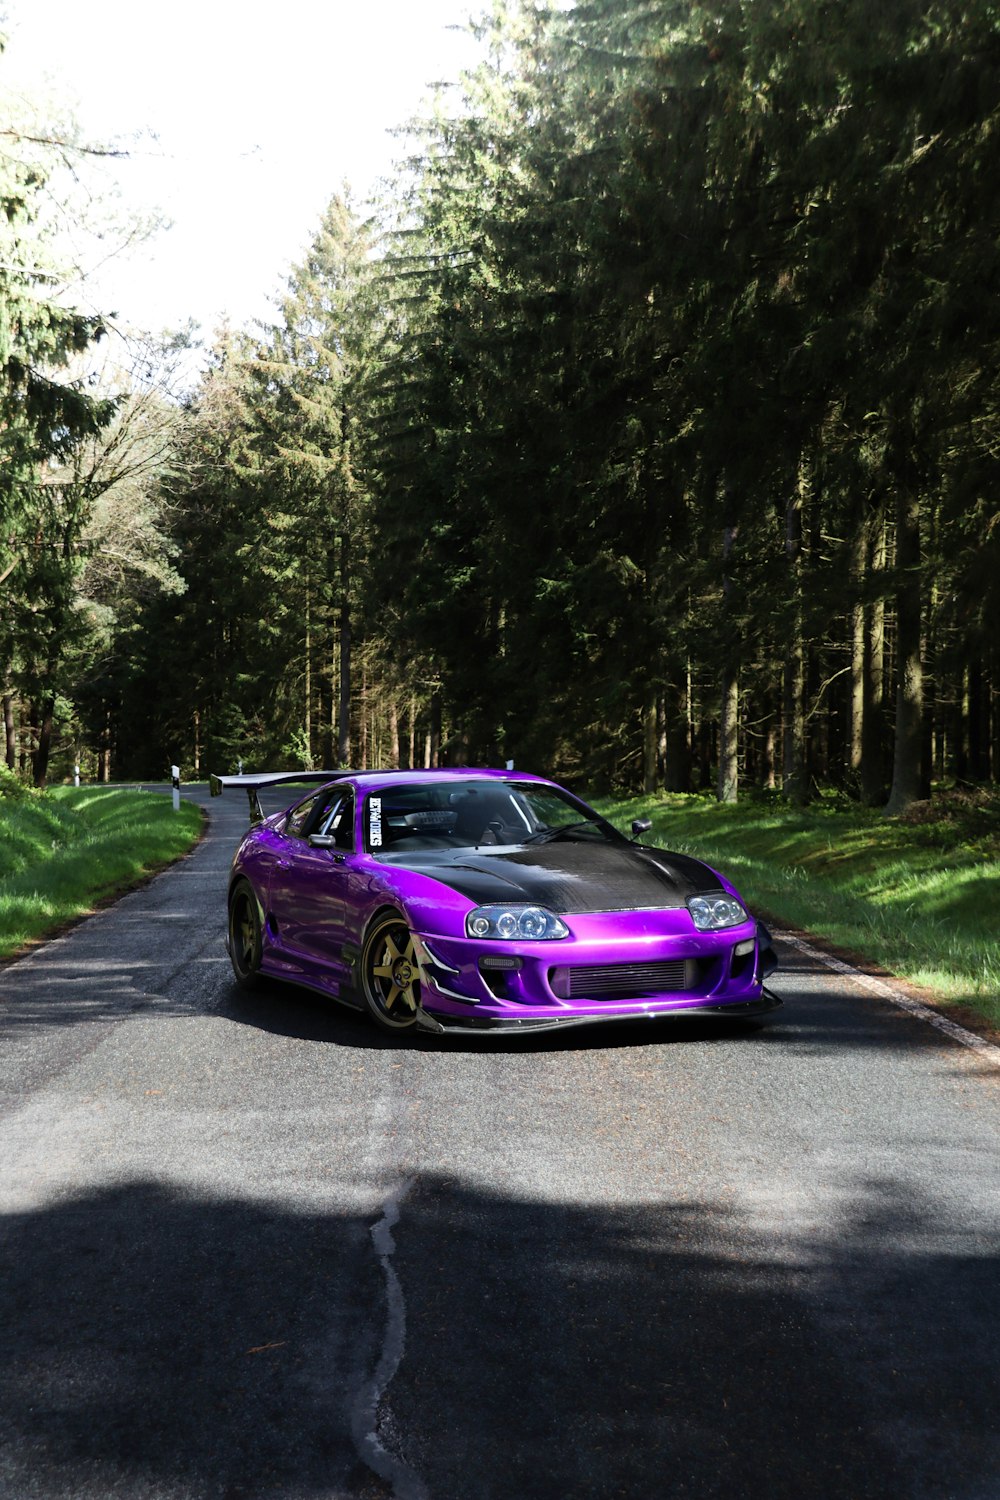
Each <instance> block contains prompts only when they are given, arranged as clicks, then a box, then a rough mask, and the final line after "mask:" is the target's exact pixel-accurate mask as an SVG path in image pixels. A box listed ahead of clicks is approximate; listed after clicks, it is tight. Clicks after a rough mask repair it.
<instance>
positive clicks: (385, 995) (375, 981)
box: [361, 912, 421, 1032]
mask: <svg viewBox="0 0 1000 1500" xmlns="http://www.w3.org/2000/svg"><path fill="white" fill-rule="evenodd" d="M420 981H421V965H420V958H419V956H418V953H417V945H416V941H415V939H414V936H413V934H412V932H411V931H410V929H409V927H408V926H407V925H406V922H405V921H404V920H403V918H402V917H401V916H400V915H399V914H398V912H386V913H385V914H384V915H383V916H381V917H378V918H377V919H376V921H375V922H374V923H373V924H372V926H371V927H370V928H369V931H368V936H367V937H366V938H365V943H364V947H363V948H362V950H361V993H362V996H363V997H364V1002H365V1008H366V1010H367V1011H368V1014H369V1015H370V1016H371V1018H372V1020H373V1021H374V1022H375V1024H376V1026H380V1027H381V1028H382V1030H383V1031H395V1032H400V1031H411V1030H412V1029H413V1027H414V1026H416V1024H417V1012H418V1009H419V1006H420V992H421V982H420Z"/></svg>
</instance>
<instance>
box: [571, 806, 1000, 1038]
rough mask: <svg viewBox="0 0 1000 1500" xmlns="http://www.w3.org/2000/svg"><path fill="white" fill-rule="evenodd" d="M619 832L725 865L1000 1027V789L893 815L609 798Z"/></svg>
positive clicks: (782, 904)
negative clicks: (642, 834) (643, 822)
mask: <svg viewBox="0 0 1000 1500" xmlns="http://www.w3.org/2000/svg"><path fill="white" fill-rule="evenodd" d="M600 806H601V811H602V812H604V814H605V816H606V817H608V818H610V820H611V821H612V822H614V823H615V824H616V826H618V827H619V828H622V829H623V830H625V831H627V830H628V827H629V824H630V822H631V820H632V819H633V818H638V817H651V818H652V819H653V830H652V832H651V833H650V834H647V835H646V838H647V839H648V840H649V841H650V842H651V843H657V844H660V845H663V846H665V847H667V848H672V849H677V850H679V851H682V852H685V853H689V854H695V855H698V856H699V857H700V858H703V859H705V860H707V861H708V863H709V864H711V865H714V866H715V867H717V868H718V869H721V870H722V871H723V873H724V874H726V875H728V876H729V877H730V878H731V879H732V880H733V882H734V884H735V885H736V886H737V887H738V888H739V889H740V890H741V891H742V893H743V895H744V896H745V897H746V899H747V901H748V902H749V903H750V904H751V906H753V907H754V908H756V910H758V911H759V912H761V913H762V914H766V915H767V916H768V917H770V918H771V919H772V920H774V921H777V922H779V923H782V922H783V923H787V924H788V925H789V926H791V927H798V928H800V929H804V930H805V931H807V932H813V933H817V934H819V935H820V936H822V937H825V938H827V939H829V940H830V941H831V942H832V943H835V944H836V945H837V946H838V947H841V948H845V949H848V950H850V951H851V952H852V953H855V954H857V955H859V956H860V957H862V958H865V959H868V960H871V961H873V962H874V963H876V964H878V965H880V966H881V967H882V968H884V969H887V970H888V971H890V972H891V973H893V974H898V975H900V976H902V977H904V978H906V979H910V980H912V981H913V982H914V983H916V984H920V985H923V986H925V987H926V988H928V989H930V990H933V991H934V993H935V996H936V998H937V1000H938V1001H939V1003H941V1004H942V1005H951V1006H958V1005H962V1006H966V1007H968V1009H969V1010H970V1011H974V1012H975V1013H976V1014H977V1015H978V1016H979V1017H981V1018H982V1019H983V1020H985V1021H987V1022H988V1023H989V1024H991V1025H992V1026H995V1027H1000V797H998V796H997V795H996V794H992V795H990V794H987V793H979V794H974V795H960V794H952V795H950V796H942V797H940V798H938V799H935V801H934V802H933V803H921V804H919V805H918V806H917V807H915V808H914V809H913V810H912V812H911V813H910V814H909V815H908V816H907V817H903V818H892V819H887V818H885V817H884V816H883V815H882V814H881V813H879V812H874V811H866V810H864V809H861V808H857V807H854V806H849V805H847V804H845V803H843V802H838V801H836V800H833V799H831V800H829V801H828V802H821V803H819V804H817V805H816V806H814V807H810V808H808V809H806V810H805V811H801V812H800V811H795V810H793V809H790V808H787V807H785V806H783V805H780V804H778V803H776V802H771V801H757V800H753V801H741V802H740V803H738V804H737V805H736V806H722V805H720V804H719V803H717V802H715V801H713V800H710V799H709V798H707V797H687V796H668V795H657V796H651V797H637V798H631V799H628V800H613V799H605V800H604V801H603V802H602V803H601V805H600Z"/></svg>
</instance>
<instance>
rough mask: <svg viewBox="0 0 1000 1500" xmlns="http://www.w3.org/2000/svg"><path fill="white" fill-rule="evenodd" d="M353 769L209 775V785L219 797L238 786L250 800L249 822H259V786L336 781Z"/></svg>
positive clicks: (260, 818) (261, 809)
mask: <svg viewBox="0 0 1000 1500" xmlns="http://www.w3.org/2000/svg"><path fill="white" fill-rule="evenodd" d="M354 774H355V773H354V772H353V771H260V772H256V773H254V774H252V775H248V776H210V777H209V786H210V788H211V791H212V796H213V797H221V796H222V794H223V792H224V791H225V790H226V788H227V787H231V786H232V787H240V788H241V789H242V790H243V791H244V792H246V794H247V797H248V799H249V802H250V821H251V823H261V822H263V819H264V809H263V808H262V807H261V805H260V796H259V795H258V794H259V792H260V790H261V787H265V786H279V785H280V784H281V783H282V782H283V781H287V782H290V783H298V784H300V785H312V784H314V783H316V782H319V783H324V782H327V781H336V780H337V779H338V777H340V776H353V775H354Z"/></svg>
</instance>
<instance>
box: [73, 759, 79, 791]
mask: <svg viewBox="0 0 1000 1500" xmlns="http://www.w3.org/2000/svg"><path fill="white" fill-rule="evenodd" d="M73 785H74V786H79V785H80V762H79V761H75V762H74V764H73Z"/></svg>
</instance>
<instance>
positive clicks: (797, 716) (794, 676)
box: [782, 473, 809, 807]
mask: <svg viewBox="0 0 1000 1500" xmlns="http://www.w3.org/2000/svg"><path fill="white" fill-rule="evenodd" d="M804 491H805V480H804V477H803V475H802V474H801V473H800V476H799V482H798V484H797V485H796V487H795V489H794V490H792V491H791V493H790V494H789V497H788V501H787V503H786V505H785V561H786V563H787V566H788V574H787V588H788V596H789V600H790V604H791V609H790V631H789V637H790V638H789V641H788V645H787V654H786V657H785V667H784V674H783V681H782V717H783V719H784V741H783V748H782V773H783V774H782V790H783V792H784V794H785V796H786V797H787V798H788V800H789V801H790V802H792V803H794V804H795V805H796V806H797V807H803V806H804V805H805V804H806V802H807V801H808V800H809V778H808V773H807V770H806V709H805V697H806V663H805V646H804V644H803V640H802V632H803V626H802V500H803V494H804Z"/></svg>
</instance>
